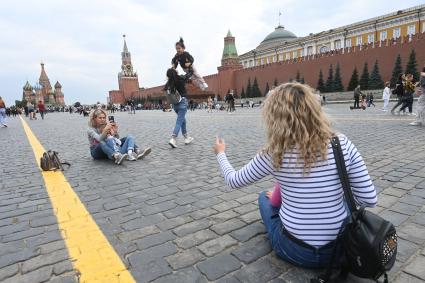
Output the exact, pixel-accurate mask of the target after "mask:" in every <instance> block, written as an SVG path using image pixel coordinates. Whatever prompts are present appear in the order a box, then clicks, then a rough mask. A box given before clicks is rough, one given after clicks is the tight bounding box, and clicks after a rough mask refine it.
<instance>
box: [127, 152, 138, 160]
mask: <svg viewBox="0 0 425 283" xmlns="http://www.w3.org/2000/svg"><path fill="white" fill-rule="evenodd" d="M135 155H136V153H135V152H133V153H132V154H128V155H127V160H128V161H136V160H137V158H136V156H135Z"/></svg>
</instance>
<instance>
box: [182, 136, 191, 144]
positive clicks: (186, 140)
mask: <svg viewBox="0 0 425 283" xmlns="http://www.w3.org/2000/svg"><path fill="white" fill-rule="evenodd" d="M192 141H193V138H192V137H189V136H188V137H186V138H184V144H190V143H191V142H192Z"/></svg>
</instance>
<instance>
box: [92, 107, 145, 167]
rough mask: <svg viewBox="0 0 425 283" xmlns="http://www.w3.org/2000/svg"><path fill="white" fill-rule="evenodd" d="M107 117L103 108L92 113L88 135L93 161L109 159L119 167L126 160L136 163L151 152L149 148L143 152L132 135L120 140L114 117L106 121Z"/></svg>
mask: <svg viewBox="0 0 425 283" xmlns="http://www.w3.org/2000/svg"><path fill="white" fill-rule="evenodd" d="M106 116H107V114H106V111H105V110H103V109H101V108H98V109H96V110H93V111H92V112H91V113H90V119H89V128H88V129H87V134H88V138H89V143H90V153H91V156H92V157H93V159H105V158H109V159H111V160H114V161H115V164H117V165H119V164H121V163H122V162H123V161H124V160H125V159H127V160H131V161H135V160H138V159H141V158H143V157H145V156H146V155H148V154H149V153H150V152H151V149H150V148H149V147H148V148H146V149H145V150H143V151H141V150H140V149H139V148H138V147H137V145H136V144H135V143H134V138H133V136H131V135H128V136H126V137H124V138H121V139H120V138H119V135H118V125H117V124H116V123H115V121H114V117H113V116H109V119H108V121H106Z"/></svg>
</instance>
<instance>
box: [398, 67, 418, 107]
mask: <svg viewBox="0 0 425 283" xmlns="http://www.w3.org/2000/svg"><path fill="white" fill-rule="evenodd" d="M415 87H416V86H415V84H414V83H413V75H412V74H407V75H406V80H405V84H404V95H403V99H402V101H403V105H402V106H401V108H400V110H399V111H398V113H400V111H403V112H405V109H406V108H408V109H409V112H408V115H413V96H414V93H415Z"/></svg>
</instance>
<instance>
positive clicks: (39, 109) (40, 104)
mask: <svg viewBox="0 0 425 283" xmlns="http://www.w3.org/2000/svg"><path fill="white" fill-rule="evenodd" d="M37 108H38V112H39V113H40V115H41V119H43V120H44V112H45V111H46V108H45V107H44V104H43V102H42V101H41V100H39V101H38V104H37Z"/></svg>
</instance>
